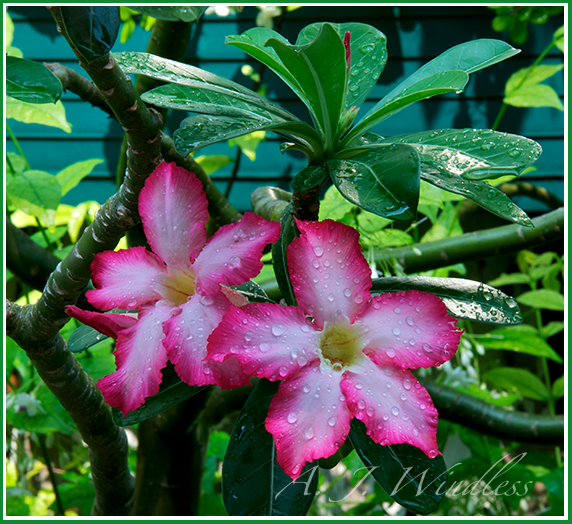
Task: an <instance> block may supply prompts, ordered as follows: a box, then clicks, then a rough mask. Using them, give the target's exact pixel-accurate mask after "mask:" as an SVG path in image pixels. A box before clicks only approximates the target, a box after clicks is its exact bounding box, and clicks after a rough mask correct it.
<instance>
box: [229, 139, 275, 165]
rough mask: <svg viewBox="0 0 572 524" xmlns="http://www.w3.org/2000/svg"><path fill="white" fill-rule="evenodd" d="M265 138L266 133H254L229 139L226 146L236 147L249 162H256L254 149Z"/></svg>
mask: <svg viewBox="0 0 572 524" xmlns="http://www.w3.org/2000/svg"><path fill="white" fill-rule="evenodd" d="M265 138H266V131H254V133H250V134H248V135H243V136H240V137H238V138H232V139H230V140H229V141H228V145H229V147H234V146H238V147H239V148H240V150H241V151H242V152H243V153H244V154H245V155H246V156H247V157H248V158H249V159H250V161H251V162H254V161H255V160H256V148H257V147H258V145H259V144H260V142H262V141H263V140H264V139H265Z"/></svg>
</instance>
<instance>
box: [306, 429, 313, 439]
mask: <svg viewBox="0 0 572 524" xmlns="http://www.w3.org/2000/svg"><path fill="white" fill-rule="evenodd" d="M304 435H305V436H306V438H307V439H308V440H311V439H313V438H314V428H313V427H312V426H308V427H307V428H306V431H305V432H304Z"/></svg>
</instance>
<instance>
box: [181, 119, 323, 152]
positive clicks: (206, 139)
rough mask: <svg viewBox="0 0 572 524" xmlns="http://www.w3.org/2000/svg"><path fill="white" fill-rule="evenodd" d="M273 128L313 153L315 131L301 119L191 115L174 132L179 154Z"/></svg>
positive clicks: (317, 140)
mask: <svg viewBox="0 0 572 524" xmlns="http://www.w3.org/2000/svg"><path fill="white" fill-rule="evenodd" d="M263 130H266V131H274V132H275V133H278V134H281V135H285V136H287V137H288V138H290V139H291V140H295V141H296V142H297V143H298V144H300V147H301V149H302V150H303V151H304V152H305V153H306V155H307V156H308V157H313V155H314V151H315V149H314V144H317V145H318V147H320V145H319V139H318V137H317V135H316V131H315V130H314V129H313V128H312V127H310V126H309V125H308V124H305V123H304V122H302V121H300V122H272V121H269V120H257V119H248V120H247V119H238V118H230V117H222V116H218V117H214V116H209V115H194V116H190V117H187V118H185V119H184V120H183V121H182V122H181V123H180V124H179V129H177V130H176V131H175V132H174V133H173V137H174V141H175V148H176V149H177V151H178V152H179V153H181V154H182V155H187V154H188V153H190V152H191V151H194V150H195V149H199V148H201V147H205V146H207V145H211V144H216V143H217V142H225V141H227V140H229V139H231V138H236V137H239V136H243V135H247V134H249V133H252V132H254V131H263Z"/></svg>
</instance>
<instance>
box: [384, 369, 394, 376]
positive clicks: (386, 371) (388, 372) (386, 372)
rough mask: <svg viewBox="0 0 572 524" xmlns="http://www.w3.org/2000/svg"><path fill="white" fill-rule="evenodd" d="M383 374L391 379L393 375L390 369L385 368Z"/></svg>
mask: <svg viewBox="0 0 572 524" xmlns="http://www.w3.org/2000/svg"><path fill="white" fill-rule="evenodd" d="M384 372H385V375H386V376H387V377H391V376H392V375H393V370H392V369H391V368H385V370H384Z"/></svg>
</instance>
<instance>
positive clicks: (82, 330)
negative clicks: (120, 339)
mask: <svg viewBox="0 0 572 524" xmlns="http://www.w3.org/2000/svg"><path fill="white" fill-rule="evenodd" d="M106 338H109V337H108V336H107V335H104V334H103V333H100V332H99V331H97V330H95V329H94V328H92V327H90V326H85V325H83V326H79V327H78V328H77V329H76V330H75V331H74V332H73V333H72V334H71V335H70V338H69V339H68V350H69V351H71V352H72V353H81V352H82V351H85V350H86V349H88V348H90V347H92V346H95V344H97V343H99V342H101V341H102V340H105V339H106Z"/></svg>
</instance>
